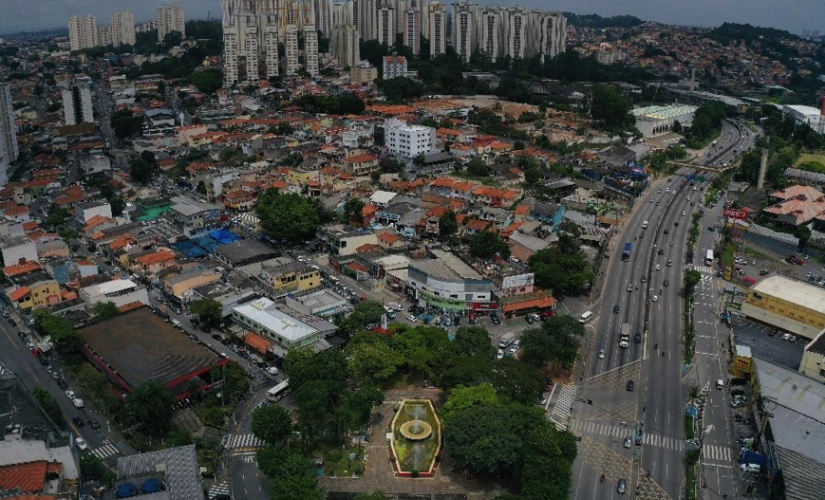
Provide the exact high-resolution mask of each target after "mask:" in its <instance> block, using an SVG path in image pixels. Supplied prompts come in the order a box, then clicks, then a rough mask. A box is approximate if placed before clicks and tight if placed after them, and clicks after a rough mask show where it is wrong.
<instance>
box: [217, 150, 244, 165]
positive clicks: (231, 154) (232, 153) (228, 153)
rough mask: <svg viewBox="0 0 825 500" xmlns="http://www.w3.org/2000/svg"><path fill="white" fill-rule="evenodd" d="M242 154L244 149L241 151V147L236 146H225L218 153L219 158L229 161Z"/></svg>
mask: <svg viewBox="0 0 825 500" xmlns="http://www.w3.org/2000/svg"><path fill="white" fill-rule="evenodd" d="M241 154H243V151H241V148H235V147H229V148H224V149H222V150H221V152H220V153H219V154H218V159H219V160H221V161H222V162H229V161H232V160H233V159H235V158H237V157H239V156H241Z"/></svg>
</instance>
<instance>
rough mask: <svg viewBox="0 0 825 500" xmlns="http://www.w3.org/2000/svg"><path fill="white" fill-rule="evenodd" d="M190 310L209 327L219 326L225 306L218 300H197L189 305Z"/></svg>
mask: <svg viewBox="0 0 825 500" xmlns="http://www.w3.org/2000/svg"><path fill="white" fill-rule="evenodd" d="M189 311H190V312H191V313H192V314H197V315H198V319H199V320H200V322H201V323H202V324H204V325H206V326H208V327H211V328H217V327H218V326H219V325H220V324H221V319H222V314H223V313H222V311H223V307H222V306H221V303H220V302H218V301H217V300H214V299H200V300H196V301H194V302H192V303H191V304H190V305H189Z"/></svg>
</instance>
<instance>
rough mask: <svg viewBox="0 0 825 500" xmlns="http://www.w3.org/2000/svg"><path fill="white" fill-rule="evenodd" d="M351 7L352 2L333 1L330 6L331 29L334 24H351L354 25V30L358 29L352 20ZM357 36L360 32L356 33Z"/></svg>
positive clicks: (333, 27)
mask: <svg viewBox="0 0 825 500" xmlns="http://www.w3.org/2000/svg"><path fill="white" fill-rule="evenodd" d="M352 7H353V2H349V1H341V0H336V1H335V2H333V4H332V6H331V7H330V17H331V21H330V24H331V26H332V28H331V29H335V27H336V26H346V25H348V24H351V25H352V26H354V27H355V29H356V31H357V30H358V26H356V24H355V21H354V20H353V16H352ZM358 36H359V37H360V36H361V33H360V32H359V33H358Z"/></svg>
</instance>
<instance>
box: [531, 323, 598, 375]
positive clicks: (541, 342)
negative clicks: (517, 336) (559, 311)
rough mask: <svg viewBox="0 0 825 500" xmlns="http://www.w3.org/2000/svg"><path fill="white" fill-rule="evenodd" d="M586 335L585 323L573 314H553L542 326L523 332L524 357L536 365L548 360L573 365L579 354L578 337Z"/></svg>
mask: <svg viewBox="0 0 825 500" xmlns="http://www.w3.org/2000/svg"><path fill="white" fill-rule="evenodd" d="M583 335H584V325H582V324H581V323H579V322H578V321H577V320H576V319H575V318H573V317H572V316H551V317H549V318H547V320H546V321H545V322H544V323H542V325H541V328H533V329H530V330H527V331H526V332H524V333H523V334H522V340H521V342H522V349H523V350H524V357H525V359H527V360H528V361H530V362H531V363H533V364H535V365H536V366H539V367H541V366H544V365H545V364H546V363H547V362H548V361H553V362H555V363H557V366H558V365H563V366H572V364H573V363H574V362H575V361H576V357H577V356H578V350H579V346H578V343H577V339H578V338H579V337H582V336H583Z"/></svg>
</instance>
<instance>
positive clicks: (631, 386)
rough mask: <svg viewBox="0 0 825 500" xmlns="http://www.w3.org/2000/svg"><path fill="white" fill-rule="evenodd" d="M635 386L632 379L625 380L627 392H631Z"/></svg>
mask: <svg viewBox="0 0 825 500" xmlns="http://www.w3.org/2000/svg"><path fill="white" fill-rule="evenodd" d="M635 388H636V384H635V383H634V382H633V381H632V380H628V381H627V392H633V389H635Z"/></svg>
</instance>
